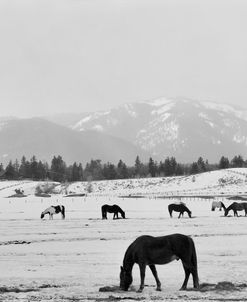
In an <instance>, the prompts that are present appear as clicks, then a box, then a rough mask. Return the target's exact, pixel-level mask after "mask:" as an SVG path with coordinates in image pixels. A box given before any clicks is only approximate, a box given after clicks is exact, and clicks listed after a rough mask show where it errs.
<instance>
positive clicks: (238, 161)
mask: <svg viewBox="0 0 247 302" xmlns="http://www.w3.org/2000/svg"><path fill="white" fill-rule="evenodd" d="M231 166H232V167H233V168H242V167H243V166H244V160H243V157H242V156H241V155H238V156H234V157H233V159H232V160H231Z"/></svg>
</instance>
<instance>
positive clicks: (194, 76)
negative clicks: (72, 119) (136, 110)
mask: <svg viewBox="0 0 247 302" xmlns="http://www.w3.org/2000/svg"><path fill="white" fill-rule="evenodd" d="M0 39H1V47H0V104H1V113H0V115H17V116H33V115H44V114H48V113H59V112H83V111H94V110H102V109H108V108H109V107H113V106H115V105H117V104H120V103H125V102H132V101H139V100H144V99H145V100H146V99H153V98H156V97H160V96H167V97H176V96H184V97H189V98H194V99H206V100H212V101H216V102H222V103H232V104H238V105H242V106H245V107H247V105H245V102H246V99H247V1H245V0H243V1H239V0H232V1H229V0H228V1H227V0H222V1H219V0H194V1H192V0H180V1H178V0H170V1H168V0H160V1H159V0H29V1H27V0H0Z"/></svg>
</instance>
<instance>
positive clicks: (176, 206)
mask: <svg viewBox="0 0 247 302" xmlns="http://www.w3.org/2000/svg"><path fill="white" fill-rule="evenodd" d="M217 208H218V209H219V210H220V211H221V210H222V209H224V211H225V216H227V215H228V214H229V211H231V210H232V211H233V214H234V216H237V217H238V212H239V211H245V216H247V202H233V203H232V204H230V205H229V206H228V207H226V206H225V205H224V203H223V202H222V201H213V202H212V206H211V211H215V209H217ZM173 211H174V212H178V213H179V215H178V218H181V216H183V215H184V212H186V213H187V214H188V216H189V217H190V218H191V217H192V216H191V215H192V212H191V211H190V210H189V209H188V208H187V206H186V205H185V203H183V202H180V203H171V204H169V205H168V212H169V214H170V217H171V218H172V212H173ZM58 213H61V216H62V219H65V207H64V206H63V205H58V206H50V207H49V208H47V209H45V210H44V211H43V212H42V213H41V217H40V218H41V219H42V218H44V216H45V215H46V214H48V215H49V219H53V215H54V214H58ZM107 213H113V219H119V216H118V214H120V215H121V217H122V218H125V212H124V211H123V210H122V209H121V208H120V206H118V205H117V204H114V205H108V204H104V205H102V207H101V215H102V219H107Z"/></svg>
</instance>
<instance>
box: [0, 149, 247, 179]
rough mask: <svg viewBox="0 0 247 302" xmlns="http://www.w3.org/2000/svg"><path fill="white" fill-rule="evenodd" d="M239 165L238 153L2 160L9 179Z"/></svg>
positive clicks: (120, 175) (175, 172) (186, 171)
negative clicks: (186, 159) (214, 158)
mask: <svg viewBox="0 0 247 302" xmlns="http://www.w3.org/2000/svg"><path fill="white" fill-rule="evenodd" d="M237 167H247V160H244V159H243V157H242V156H241V155H236V156H234V157H233V158H232V159H231V160H229V159H228V158H227V157H225V156H222V157H221V158H220V160H219V162H218V163H215V164H209V162H208V160H204V159H203V158H202V157H199V158H198V160H197V161H195V162H192V163H190V164H181V163H178V162H177V160H176V158H175V157H167V158H165V160H164V161H160V162H157V161H155V160H153V159H152V157H150V158H149V161H148V162H146V163H143V162H142V161H141V159H140V158H139V156H137V157H136V159H135V162H134V163H133V165H132V166H127V165H126V164H125V163H124V162H123V161H122V160H121V159H120V160H119V162H118V163H117V164H116V165H114V164H112V163H110V162H107V163H102V162H101V160H99V159H96V160H95V159H92V160H91V161H90V162H88V163H87V164H86V165H85V167H82V164H81V163H77V162H74V163H73V164H72V165H67V164H66V163H65V161H64V160H63V158H62V156H60V155H58V156H54V157H53V159H52V161H51V163H50V165H49V164H48V163H47V162H43V161H41V160H37V158H36V156H32V157H31V159H30V160H27V159H26V157H25V156H23V157H22V158H21V162H20V163H19V161H18V160H17V159H16V160H15V162H12V161H11V160H10V161H9V163H8V164H7V165H6V167H4V166H3V164H0V177H1V179H7V180H18V179H32V180H53V181H58V182H65V181H69V182H73V181H91V180H110V179H126V178H141V177H166V176H179V175H192V174H198V173H202V172H207V171H213V170H218V169H227V168H237Z"/></svg>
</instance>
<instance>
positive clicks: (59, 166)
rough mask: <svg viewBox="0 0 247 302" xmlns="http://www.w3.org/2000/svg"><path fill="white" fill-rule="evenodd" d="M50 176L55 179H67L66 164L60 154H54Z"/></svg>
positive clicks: (60, 180)
mask: <svg viewBox="0 0 247 302" xmlns="http://www.w3.org/2000/svg"><path fill="white" fill-rule="evenodd" d="M50 176H51V179H52V180H54V181H59V182H64V181H65V180H66V164H65V162H64V161H63V159H62V157H61V156H60V155H58V156H57V157H56V156H54V157H53V159H52V162H51V171H50Z"/></svg>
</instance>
